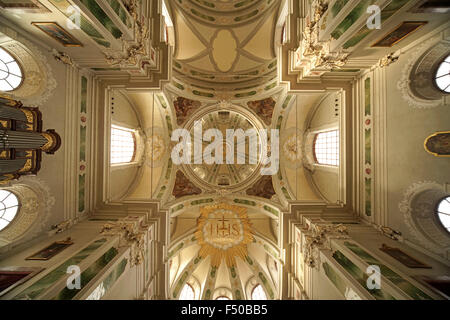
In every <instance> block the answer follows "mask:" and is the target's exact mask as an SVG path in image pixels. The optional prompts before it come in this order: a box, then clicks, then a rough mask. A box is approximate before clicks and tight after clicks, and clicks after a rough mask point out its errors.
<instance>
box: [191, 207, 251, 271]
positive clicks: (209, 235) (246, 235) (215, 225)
mask: <svg viewBox="0 0 450 320" xmlns="http://www.w3.org/2000/svg"><path fill="white" fill-rule="evenodd" d="M195 237H196V239H197V241H198V244H199V245H200V246H201V248H200V251H199V256H200V257H202V258H206V257H207V256H211V265H212V266H213V267H216V268H218V267H219V266H220V264H221V262H222V260H225V262H226V264H227V266H228V267H233V266H235V265H236V260H235V258H236V257H240V258H241V259H242V260H243V261H246V259H247V255H248V253H247V245H248V244H250V243H251V242H252V241H253V235H252V232H251V224H250V220H249V218H248V215H247V209H246V208H245V207H240V206H235V205H230V204H227V203H223V202H222V203H219V204H216V205H212V206H205V207H203V208H201V209H200V217H199V218H198V224H197V231H196V232H195Z"/></svg>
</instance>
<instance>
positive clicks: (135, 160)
mask: <svg viewBox="0 0 450 320" xmlns="http://www.w3.org/2000/svg"><path fill="white" fill-rule="evenodd" d="M113 129H117V130H123V131H128V132H130V133H131V134H132V137H133V142H134V151H133V156H132V158H131V161H129V162H117V163H113V162H112V148H113V143H112V134H113ZM137 136H138V130H137V129H132V128H129V127H126V126H124V125H122V124H119V123H115V122H113V123H112V124H111V130H110V135H109V139H110V152H109V156H110V161H109V164H110V166H111V168H121V167H128V166H134V165H137V164H138V162H139V161H138V156H137V153H138V143H137Z"/></svg>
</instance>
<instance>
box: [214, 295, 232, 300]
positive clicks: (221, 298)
mask: <svg viewBox="0 0 450 320" xmlns="http://www.w3.org/2000/svg"><path fill="white" fill-rule="evenodd" d="M216 300H230V298H228V297H225V296H220V297H217V298H216Z"/></svg>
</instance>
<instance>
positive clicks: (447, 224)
mask: <svg viewBox="0 0 450 320" xmlns="http://www.w3.org/2000/svg"><path fill="white" fill-rule="evenodd" d="M437 215H438V217H439V221H440V222H441V223H442V225H443V226H444V228H445V229H446V230H447V231H448V232H450V197H446V198H444V199H442V200H441V202H440V203H439V205H438V208H437Z"/></svg>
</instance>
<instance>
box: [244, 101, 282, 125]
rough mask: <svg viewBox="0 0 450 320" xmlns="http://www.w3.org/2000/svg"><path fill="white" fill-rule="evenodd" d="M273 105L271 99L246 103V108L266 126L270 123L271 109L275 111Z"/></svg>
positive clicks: (273, 102)
mask: <svg viewBox="0 0 450 320" xmlns="http://www.w3.org/2000/svg"><path fill="white" fill-rule="evenodd" d="M275 104H276V102H275V100H273V99H272V98H267V99H263V100H258V101H249V102H247V105H248V107H249V108H250V109H252V110H253V111H255V112H256V114H257V115H258V116H260V117H261V119H262V120H263V121H264V123H265V124H267V125H270V124H271V123H272V115H273V109H275Z"/></svg>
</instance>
